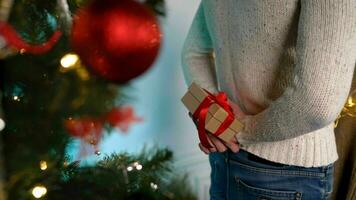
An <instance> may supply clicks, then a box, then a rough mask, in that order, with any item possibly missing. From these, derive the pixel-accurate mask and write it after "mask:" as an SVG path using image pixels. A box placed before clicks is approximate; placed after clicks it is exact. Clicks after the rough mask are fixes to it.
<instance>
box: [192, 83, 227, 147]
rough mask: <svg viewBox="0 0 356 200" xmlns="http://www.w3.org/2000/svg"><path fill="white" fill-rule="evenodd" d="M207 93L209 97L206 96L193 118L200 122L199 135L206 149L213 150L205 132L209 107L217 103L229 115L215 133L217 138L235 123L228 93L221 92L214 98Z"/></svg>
mask: <svg viewBox="0 0 356 200" xmlns="http://www.w3.org/2000/svg"><path fill="white" fill-rule="evenodd" d="M205 91H206V93H208V96H206V97H205V98H204V99H203V101H202V102H201V104H200V105H199V106H198V108H197V109H196V110H195V112H194V113H193V118H194V119H196V120H197V121H198V135H199V139H200V142H201V144H202V145H203V146H204V147H206V148H212V147H211V145H210V144H209V141H208V138H207V136H206V130H205V119H206V115H207V113H208V110H209V107H210V106H211V105H212V104H213V103H216V104H218V105H219V106H220V107H222V108H223V109H224V110H225V111H226V112H227V113H228V116H227V117H226V119H225V120H224V121H223V122H222V123H221V125H220V126H219V128H218V129H217V130H216V131H215V132H214V133H213V134H214V135H215V136H219V135H220V134H221V133H222V132H224V130H226V129H227V128H228V127H229V126H230V125H231V123H232V122H233V121H234V114H233V111H232V108H231V107H230V105H229V103H228V101H227V95H226V93H224V92H219V93H218V95H217V96H214V95H213V94H211V93H210V92H208V91H207V90H205Z"/></svg>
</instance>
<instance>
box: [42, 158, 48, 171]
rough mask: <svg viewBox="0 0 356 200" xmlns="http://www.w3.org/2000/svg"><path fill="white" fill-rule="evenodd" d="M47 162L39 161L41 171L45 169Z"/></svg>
mask: <svg viewBox="0 0 356 200" xmlns="http://www.w3.org/2000/svg"><path fill="white" fill-rule="evenodd" d="M47 167H48V166H47V162H46V161H43V160H42V161H41V162H40V169H41V170H42V171H44V170H46V169H47Z"/></svg>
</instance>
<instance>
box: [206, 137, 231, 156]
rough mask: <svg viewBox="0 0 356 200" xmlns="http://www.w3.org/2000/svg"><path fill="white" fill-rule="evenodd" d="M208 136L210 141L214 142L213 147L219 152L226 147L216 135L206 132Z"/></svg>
mask: <svg viewBox="0 0 356 200" xmlns="http://www.w3.org/2000/svg"><path fill="white" fill-rule="evenodd" d="M207 135H208V138H209V139H210V140H211V142H212V143H213V144H214V146H215V148H216V149H217V150H218V151H219V152H224V151H226V150H227V147H226V146H225V145H224V143H222V142H221V141H220V140H219V139H218V138H217V137H215V136H214V135H212V134H210V133H208V134H207Z"/></svg>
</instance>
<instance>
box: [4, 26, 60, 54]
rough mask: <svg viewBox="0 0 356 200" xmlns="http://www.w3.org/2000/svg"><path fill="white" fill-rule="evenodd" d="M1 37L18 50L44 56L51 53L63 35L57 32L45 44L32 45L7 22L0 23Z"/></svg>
mask: <svg viewBox="0 0 356 200" xmlns="http://www.w3.org/2000/svg"><path fill="white" fill-rule="evenodd" d="M0 35H1V36H3V37H4V38H5V40H6V42H7V44H8V45H9V46H11V47H14V48H15V49H17V50H22V49H23V50H24V51H25V52H27V53H31V54H43V53H46V52H47V51H49V50H50V49H51V48H52V47H53V46H54V44H56V43H57V41H58V40H59V38H60V37H61V35H62V33H61V32H60V31H55V32H54V33H53V35H52V36H51V37H50V38H49V40H48V41H47V42H45V43H43V44H39V45H31V44H28V43H27V42H25V41H24V40H23V39H22V38H21V37H20V36H19V34H18V33H17V32H16V30H15V29H14V28H13V27H12V26H11V25H10V24H8V23H7V22H4V21H0Z"/></svg>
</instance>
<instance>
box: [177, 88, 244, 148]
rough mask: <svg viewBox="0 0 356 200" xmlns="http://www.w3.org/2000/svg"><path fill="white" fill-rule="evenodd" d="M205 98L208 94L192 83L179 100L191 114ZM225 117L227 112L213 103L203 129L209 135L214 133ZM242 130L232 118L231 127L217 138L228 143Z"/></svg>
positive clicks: (240, 125) (241, 126)
mask: <svg viewBox="0 0 356 200" xmlns="http://www.w3.org/2000/svg"><path fill="white" fill-rule="evenodd" d="M207 96H208V93H207V92H206V91H204V90H203V89H202V88H201V87H200V86H198V85H197V84H196V83H194V82H193V83H192V84H191V85H190V86H189V88H188V91H187V93H185V95H184V96H183V97H182V99H181V100H182V102H183V104H184V105H185V107H186V108H187V109H188V110H189V111H190V112H191V113H192V114H193V113H194V112H195V111H196V109H197V108H198V107H199V105H200V103H201V102H202V101H203V100H204V99H205V97H207ZM227 116H228V112H226V111H225V110H224V108H222V107H221V106H220V105H218V104H217V103H213V104H212V105H211V106H210V107H209V109H208V113H207V116H206V119H205V129H206V130H208V131H209V132H211V133H215V132H216V130H217V129H218V128H219V127H220V125H221V123H222V122H224V120H225V119H226V117H227ZM242 128H243V124H242V123H241V122H240V121H238V120H237V119H235V118H234V120H233V122H232V123H231V125H230V126H229V127H228V128H226V129H225V130H224V131H223V132H222V133H221V134H220V135H219V136H218V137H219V138H220V139H222V140H224V141H226V142H229V141H231V139H232V137H234V136H235V134H236V133H238V132H239V131H241V130H242Z"/></svg>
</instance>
